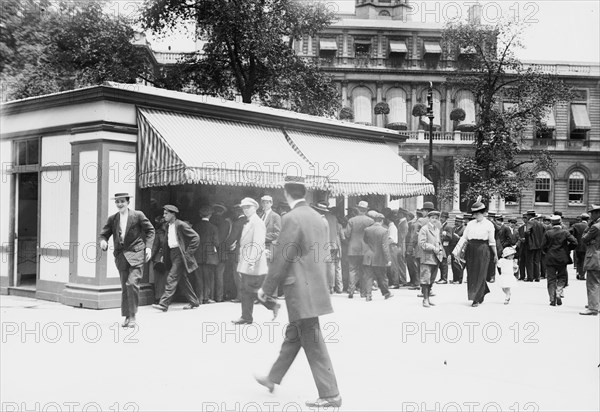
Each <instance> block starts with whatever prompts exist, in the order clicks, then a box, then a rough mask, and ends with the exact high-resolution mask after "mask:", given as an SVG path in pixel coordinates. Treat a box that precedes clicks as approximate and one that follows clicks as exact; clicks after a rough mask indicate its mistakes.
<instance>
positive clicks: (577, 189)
mask: <svg viewBox="0 0 600 412" xmlns="http://www.w3.org/2000/svg"><path fill="white" fill-rule="evenodd" d="M584 189H585V176H584V175H583V173H581V172H573V173H571V174H570V175H569V204H575V205H582V204H583V193H584Z"/></svg>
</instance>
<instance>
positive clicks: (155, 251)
mask: <svg viewBox="0 0 600 412" xmlns="http://www.w3.org/2000/svg"><path fill="white" fill-rule="evenodd" d="M165 230H166V226H165V224H162V225H160V226H158V227H157V228H156V236H155V238H154V240H155V242H154V244H153V245H152V256H151V257H150V260H152V261H153V262H154V263H159V262H163V263H164V259H163V256H164V249H163V246H164V243H165V237H166V236H167V233H166V231H165Z"/></svg>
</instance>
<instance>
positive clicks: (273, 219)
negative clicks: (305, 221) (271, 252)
mask: <svg viewBox="0 0 600 412" xmlns="http://www.w3.org/2000/svg"><path fill="white" fill-rule="evenodd" d="M261 219H262V217H261ZM265 227H266V228H267V236H266V237H265V244H267V245H268V244H270V243H273V242H275V241H276V240H277V238H278V237H279V232H281V216H279V215H278V214H277V213H275V211H274V210H273V209H271V211H270V212H269V215H268V216H267V220H265Z"/></svg>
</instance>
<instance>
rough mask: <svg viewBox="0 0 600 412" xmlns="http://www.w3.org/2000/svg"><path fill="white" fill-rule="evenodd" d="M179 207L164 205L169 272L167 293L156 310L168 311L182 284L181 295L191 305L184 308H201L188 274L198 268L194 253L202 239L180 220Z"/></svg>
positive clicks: (166, 254) (156, 306)
mask: <svg viewBox="0 0 600 412" xmlns="http://www.w3.org/2000/svg"><path fill="white" fill-rule="evenodd" d="M178 214H179V209H178V208H177V206H173V205H165V206H163V216H164V217H165V223H166V224H167V229H166V232H167V235H166V236H165V241H164V244H163V250H164V251H165V253H164V261H165V266H166V268H167V269H168V270H169V274H168V275H167V283H166V285H165V292H164V293H163V295H162V297H161V298H160V302H159V303H158V304H155V305H152V307H153V308H155V309H158V310H161V311H163V312H166V311H167V310H168V309H169V305H170V304H171V301H172V300H173V296H174V295H175V291H176V290H177V285H178V283H179V281H181V292H182V293H183V295H184V296H185V297H186V299H187V300H188V302H189V304H188V305H187V306H184V309H195V308H197V307H198V306H199V305H200V302H199V301H198V298H197V297H196V293H194V289H193V288H192V285H191V283H190V280H189V279H188V275H189V274H190V273H192V272H193V271H194V270H196V269H198V263H196V258H195V257H194V253H196V250H197V249H198V246H199V245H200V237H199V236H198V234H197V233H196V232H194V230H193V229H192V228H191V226H190V225H188V224H187V223H186V222H183V221H181V220H179V219H177V215H178Z"/></svg>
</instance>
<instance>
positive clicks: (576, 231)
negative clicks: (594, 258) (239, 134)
mask: <svg viewBox="0 0 600 412" xmlns="http://www.w3.org/2000/svg"><path fill="white" fill-rule="evenodd" d="M587 228H588V225H587V223H585V222H578V223H575V224H574V225H573V226H571V230H570V232H571V234H572V235H573V236H575V239H577V249H575V250H576V251H577V252H585V249H586V247H585V244H584V243H583V242H582V241H581V237H582V236H583V232H585V230H586V229H587Z"/></svg>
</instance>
